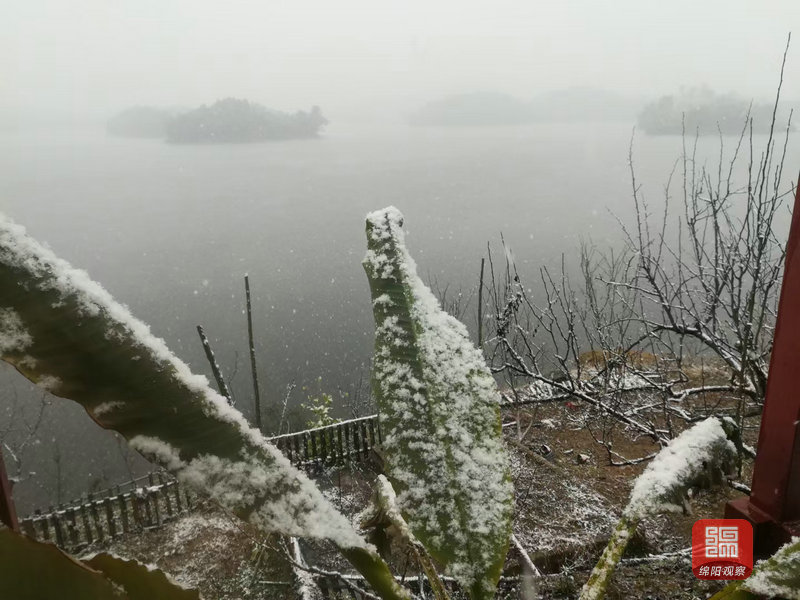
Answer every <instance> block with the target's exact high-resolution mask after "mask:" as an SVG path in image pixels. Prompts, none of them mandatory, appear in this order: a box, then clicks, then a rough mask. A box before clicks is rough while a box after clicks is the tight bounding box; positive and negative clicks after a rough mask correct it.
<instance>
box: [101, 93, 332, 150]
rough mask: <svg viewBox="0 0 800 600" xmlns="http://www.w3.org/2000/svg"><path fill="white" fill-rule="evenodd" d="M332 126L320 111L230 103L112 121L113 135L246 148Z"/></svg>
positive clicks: (142, 110)
mask: <svg viewBox="0 0 800 600" xmlns="http://www.w3.org/2000/svg"><path fill="white" fill-rule="evenodd" d="M327 123H328V120H327V119H326V118H325V117H324V116H323V115H322V111H321V110H320V108H319V107H318V106H314V107H312V108H311V110H310V111H308V112H306V111H302V110H301V111H297V112H295V113H285V112H281V111H277V110H271V109H269V108H266V107H264V106H262V105H260V104H256V103H255V102H249V101H248V100H240V99H238V98H225V99H223V100H218V101H217V102H215V103H214V104H212V105H210V106H207V105H203V106H201V107H200V108H196V109H194V110H189V111H182V112H178V113H177V114H176V111H169V110H166V109H160V108H153V107H135V108H130V109H127V110H125V111H123V112H121V113H119V114H118V115H116V116H115V117H113V118H112V119H110V120H109V121H108V124H107V130H108V133H109V134H111V135H118V136H125V137H149V138H164V139H165V140H166V141H167V142H171V143H176V144H214V143H244V142H261V141H267V140H288V139H296V138H313V137H318V136H319V132H320V130H321V129H322V127H324V126H325V125H326V124H327Z"/></svg>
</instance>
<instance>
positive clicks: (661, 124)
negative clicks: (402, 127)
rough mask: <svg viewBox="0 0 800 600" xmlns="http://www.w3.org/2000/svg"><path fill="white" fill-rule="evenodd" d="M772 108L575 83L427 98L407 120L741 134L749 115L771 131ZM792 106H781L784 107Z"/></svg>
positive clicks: (725, 98)
mask: <svg viewBox="0 0 800 600" xmlns="http://www.w3.org/2000/svg"><path fill="white" fill-rule="evenodd" d="M643 105H644V107H643V108H642V106H643ZM773 108H774V107H773V105H772V104H765V103H764V104H762V103H754V102H751V101H749V100H746V99H745V98H743V97H741V96H738V95H737V94H734V93H727V94H720V93H716V92H714V91H712V90H710V89H709V88H708V87H699V88H681V90H680V91H679V92H678V93H677V94H667V95H664V96H661V97H660V98H658V99H656V100H653V101H651V102H649V103H647V104H644V101H643V100H642V99H637V98H634V97H627V96H624V95H622V94H618V93H616V92H611V91H608V90H602V89H594V88H571V89H565V90H556V91H551V92H546V93H544V94H540V95H539V96H536V97H534V98H532V99H529V100H525V99H520V98H516V97H514V96H511V95H508V94H502V93H496V92H474V93H465V94H454V95H450V96H446V97H444V98H441V99H439V100H435V101H432V102H429V103H427V104H425V105H424V106H422V107H420V108H419V109H417V110H416V111H414V112H413V113H411V115H409V119H408V121H409V123H410V124H411V125H417V126H438V127H475V126H515V125H525V124H532V123H546V122H551V123H581V122H591V121H594V122H598V121H606V122H609V121H629V122H631V123H634V122H635V123H637V124H638V127H639V128H641V129H642V130H643V131H644V132H645V133H647V134H649V135H680V134H681V133H683V132H686V133H688V134H690V135H694V134H697V135H718V134H720V133H721V134H722V135H738V134H739V133H741V131H742V129H743V128H744V126H745V123H746V122H750V121H752V127H753V133H768V132H769V127H770V123H771V122H772V111H773ZM788 108H789V107H788V106H786V105H784V106H781V109H783V110H781V111H780V112H783V113H788V110H787V109H788ZM778 118H779V121H780V120H781V115H780V114H779V115H778Z"/></svg>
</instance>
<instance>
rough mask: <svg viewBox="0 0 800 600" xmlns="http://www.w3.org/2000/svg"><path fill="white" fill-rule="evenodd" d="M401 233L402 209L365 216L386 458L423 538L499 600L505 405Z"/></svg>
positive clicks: (506, 520) (477, 589)
mask: <svg viewBox="0 0 800 600" xmlns="http://www.w3.org/2000/svg"><path fill="white" fill-rule="evenodd" d="M402 224H403V217H402V215H401V214H400V212H399V211H398V210H397V209H396V208H394V207H390V208H387V209H384V210H380V211H377V212H374V213H371V214H369V215H368V216H367V246H368V250H367V254H366V257H365V259H364V268H365V270H366V272H367V276H368V278H369V283H370V289H371V291H372V300H373V313H374V317H375V324H376V336H375V358H374V366H373V382H372V386H373V392H374V395H375V397H376V400H377V402H378V407H379V412H380V422H381V430H382V434H383V450H384V452H385V455H386V459H387V464H388V469H389V475H390V478H391V479H392V483H393V485H394V488H395V489H396V490H397V492H398V495H397V502H398V505H399V507H400V509H401V511H402V513H403V516H404V517H405V518H406V521H407V522H408V524H409V526H410V527H411V530H412V531H413V532H414V534H415V535H416V537H417V538H418V539H419V540H420V541H421V542H422V543H423V544H424V545H425V547H426V548H427V549H428V551H429V552H430V553H431V555H432V556H433V557H434V558H436V559H437V560H439V561H440V562H442V563H444V564H445V565H447V567H448V570H449V571H450V573H451V574H452V575H453V576H454V577H455V578H456V579H457V580H458V581H459V583H461V585H463V586H464V587H465V588H466V589H468V590H470V593H471V594H472V596H473V597H474V598H485V597H491V596H492V594H493V590H494V588H495V586H496V583H497V580H498V578H499V576H500V570H501V568H502V563H503V560H504V558H505V554H506V551H507V548H508V543H509V538H510V534H511V529H510V527H511V512H512V497H513V490H512V486H511V482H510V476H509V464H508V459H507V457H506V454H505V452H504V449H503V445H502V436H501V428H500V427H501V426H500V416H499V402H500V396H499V393H498V391H497V388H496V385H495V382H494V379H493V378H492V375H491V373H490V372H489V370H488V368H487V367H486V364H485V362H484V360H483V356H482V355H481V353H480V351H479V350H477V349H476V348H475V347H474V346H473V345H472V344H471V343H470V341H469V338H468V334H467V329H466V327H465V326H464V325H463V324H462V323H460V322H459V321H458V320H456V319H455V318H453V317H451V316H450V315H448V314H447V313H446V312H444V311H443V310H442V309H441V307H440V306H439V303H438V301H437V300H436V298H435V297H434V295H433V294H432V293H431V291H430V290H429V289H428V288H427V287H426V286H425V285H424V284H423V283H422V281H421V280H420V278H419V277H418V276H417V274H416V265H415V263H414V261H413V259H412V258H411V256H410V255H409V253H408V250H407V249H406V246H405V241H404V234H403V230H402Z"/></svg>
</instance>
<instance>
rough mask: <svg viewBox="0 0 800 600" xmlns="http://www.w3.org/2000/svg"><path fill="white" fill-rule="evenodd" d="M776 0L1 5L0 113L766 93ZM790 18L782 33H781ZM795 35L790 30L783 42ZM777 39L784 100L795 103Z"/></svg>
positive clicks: (384, 112)
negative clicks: (235, 100)
mask: <svg viewBox="0 0 800 600" xmlns="http://www.w3.org/2000/svg"><path fill="white" fill-rule="evenodd" d="M795 24H800V7H798V6H797V5H796V4H795V3H792V2H790V1H788V0H772V1H769V2H765V3H762V4H761V6H760V8H759V10H758V12H756V11H754V10H753V9H752V4H751V3H749V2H746V1H744V0H740V1H738V2H722V1H720V0H714V1H713V2H705V3H703V4H702V5H699V6H698V5H695V4H694V3H690V2H688V0H678V1H675V2H670V3H669V4H668V5H667V4H661V3H656V2H633V1H629V0H625V1H624V2H617V3H614V5H613V10H611V9H609V8H608V6H606V5H598V4H596V3H593V2H590V1H588V0H576V1H572V2H565V3H553V4H552V5H536V4H533V3H519V2H510V1H504V2H496V3H492V4H491V5H486V4H483V3H479V2H466V3H464V2H459V3H456V2H451V1H446V2H439V3H436V4H434V5H432V6H431V5H429V4H427V3H423V2H419V1H416V0H414V1H411V2H404V3H391V4H377V3H373V2H367V1H364V0H345V1H344V2H340V3H336V5H330V4H329V3H325V2H322V1H321V0H312V1H304V2H297V3H292V4H280V5H265V4H263V3H255V2H233V3H226V4H225V5H224V6H223V5H217V4H215V3H211V2H207V1H205V0H200V1H195V2H188V1H186V0H177V1H174V2H166V3H162V2H155V1H152V0H150V1H142V2H136V3H130V2H129V3H124V4H123V5H121V6H117V5H115V6H111V5H110V4H108V3H106V2H102V1H100V0H78V1H77V2H73V3H69V4H63V3H59V2H56V1H54V0H33V1H31V2H26V3H16V4H14V5H9V6H8V7H7V9H6V11H4V19H3V22H2V23H0V70H2V72H3V73H4V76H3V77H2V78H0V81H2V83H0V86H2V88H0V89H1V90H2V93H0V122H1V123H4V124H6V125H8V124H9V123H28V122H31V121H37V120H38V121H43V122H45V123H50V122H59V121H61V122H70V121H72V122H96V121H102V120H104V119H106V118H108V117H109V116H111V115H113V114H114V113H115V112H118V111H119V110H121V109H124V108H126V107H129V106H133V105H154V106H176V105H180V106H188V107H194V106H198V105H200V104H207V103H211V102H214V101H215V100H217V99H219V98H223V97H230V96H234V97H242V98H247V99H249V100H252V101H255V102H259V103H262V104H264V105H267V106H269V107H271V108H276V109H280V110H288V111H294V110H298V109H307V108H308V107H310V106H311V105H313V104H318V105H320V106H322V108H323V111H324V112H325V114H326V115H327V116H328V117H329V118H331V119H332V120H338V121H353V120H380V119H398V118H402V115H404V114H406V113H408V112H409V111H412V110H414V109H415V108H417V107H418V106H419V105H421V104H424V103H425V102H428V101H431V100H435V99H437V98H440V97H442V96H446V95H449V94H457V93H469V92H475V91H492V92H499V93H506V94H510V95H513V96H516V97H519V98H531V97H535V96H537V95H539V94H541V93H543V92H547V91H552V90H560V89H569V88H574V87H589V88H598V89H604V90H609V91H612V92H617V93H620V94H622V95H625V96H629V97H641V98H643V99H651V98H654V97H657V96H660V95H663V94H667V93H672V92H676V91H677V90H678V89H679V88H680V87H682V86H685V87H694V86H703V85H705V86H708V87H709V88H711V89H713V90H715V91H718V92H721V93H727V92H735V93H738V94H740V95H742V96H744V97H745V98H753V99H755V100H756V101H764V100H769V99H771V98H772V97H774V93H775V90H776V88H777V83H778V76H779V70H780V60H781V56H782V53H783V49H784V46H785V44H786V36H787V34H788V32H789V31H790V30H791V29H793V27H794V25H795ZM795 29H796V28H795ZM796 44H797V41H795V44H794V45H795V46H796ZM797 53H798V51H797V50H795V49H794V48H790V52H789V58H788V64H787V75H786V77H785V81H784V89H783V98H785V99H789V100H796V99H800V79H798V78H796V77H793V76H792V73H794V72H796V65H797V62H798V60H797V58H796V56H797Z"/></svg>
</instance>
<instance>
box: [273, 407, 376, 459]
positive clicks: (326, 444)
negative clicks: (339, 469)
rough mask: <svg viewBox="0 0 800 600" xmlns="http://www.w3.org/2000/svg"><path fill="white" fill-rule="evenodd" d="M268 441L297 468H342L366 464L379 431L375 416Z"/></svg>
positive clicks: (289, 434)
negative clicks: (353, 462)
mask: <svg viewBox="0 0 800 600" xmlns="http://www.w3.org/2000/svg"><path fill="white" fill-rule="evenodd" d="M269 441H270V442H272V443H273V444H274V445H275V446H277V447H278V449H279V450H280V451H281V452H283V454H284V455H285V456H286V457H287V458H288V459H289V461H290V462H291V463H292V464H294V465H296V466H298V467H305V468H306V469H309V468H310V467H315V466H316V467H319V466H327V465H337V466H343V465H346V464H348V463H350V462H352V461H360V460H366V459H367V458H368V457H369V455H370V450H372V448H373V447H374V446H376V445H377V444H378V443H380V441H381V430H380V427H379V425H378V415H370V416H368V417H361V418H358V419H350V420H348V421H342V422H341V423H334V424H333V425H328V426H326V427H318V428H316V429H307V430H305V431H298V432H296V433H287V434H285V435H279V436H275V437H272V438H269Z"/></svg>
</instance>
